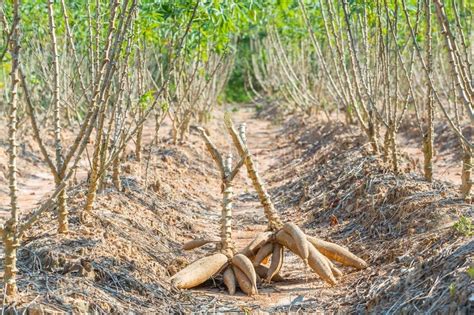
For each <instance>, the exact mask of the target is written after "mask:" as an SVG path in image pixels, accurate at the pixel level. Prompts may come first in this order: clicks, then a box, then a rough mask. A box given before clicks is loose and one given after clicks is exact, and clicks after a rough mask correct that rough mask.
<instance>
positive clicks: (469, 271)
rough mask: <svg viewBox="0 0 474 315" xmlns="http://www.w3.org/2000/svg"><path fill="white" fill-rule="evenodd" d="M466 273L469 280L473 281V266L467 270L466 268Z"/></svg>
mask: <svg viewBox="0 0 474 315" xmlns="http://www.w3.org/2000/svg"><path fill="white" fill-rule="evenodd" d="M466 272H467V275H468V276H469V278H471V279H474V266H470V267H469V268H467V271H466Z"/></svg>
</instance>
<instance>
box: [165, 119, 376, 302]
mask: <svg viewBox="0 0 474 315" xmlns="http://www.w3.org/2000/svg"><path fill="white" fill-rule="evenodd" d="M225 123H226V127H227V129H228V131H229V133H230V135H231V137H232V140H233V142H234V145H235V147H236V148H237V151H238V152H239V155H240V157H241V160H240V162H239V163H238V164H237V165H236V166H235V167H234V168H233V169H232V168H231V165H232V157H231V156H230V155H229V156H228V157H227V158H226V159H225V161H224V159H223V158H222V156H221V154H220V153H219V151H218V150H217V148H216V147H215V146H214V144H213V143H212V142H211V140H210V139H209V137H208V135H207V134H206V133H205V132H204V130H203V129H201V128H199V129H198V130H200V131H201V135H202V137H203V138H204V140H205V143H206V146H207V149H208V151H209V152H210V153H211V156H212V158H213V160H214V161H215V162H216V164H217V166H218V168H219V170H220V172H221V174H222V192H223V206H222V215H221V240H220V242H217V241H214V240H210V239H195V240H192V241H189V242H187V243H185V244H183V249H184V250H190V249H195V248H198V247H201V246H203V245H205V244H208V243H219V244H218V248H219V253H216V254H213V255H210V256H207V257H204V258H201V259H198V260H197V261H195V262H193V263H192V264H190V265H189V266H187V267H186V268H184V269H183V270H181V271H180V272H178V273H177V274H176V275H174V276H173V277H172V278H171V282H172V283H173V284H174V285H175V286H176V287H178V288H182V289H188V288H192V287H195V286H197V285H199V284H201V283H203V282H204V281H206V280H207V279H209V278H210V277H212V276H214V275H216V274H218V273H219V272H223V275H222V276H223V282H224V284H225V286H226V287H227V290H228V291H229V294H231V295H232V294H235V292H236V289H237V284H238V286H239V287H240V289H241V290H242V291H243V292H244V293H246V294H248V295H254V294H257V293H258V289H257V283H261V282H262V281H265V282H267V283H269V282H271V281H272V280H274V281H283V278H282V277H281V276H280V275H279V272H280V270H281V268H282V266H283V262H284V257H285V248H287V249H289V250H290V251H292V252H293V253H294V254H296V255H297V256H299V257H300V258H301V259H302V260H303V262H304V263H305V265H308V266H309V267H310V268H311V269H312V270H313V271H314V272H315V273H316V274H317V275H319V276H320V277H321V279H323V280H324V281H326V282H327V283H329V284H330V285H335V284H337V280H336V278H339V277H341V276H342V272H341V271H340V270H339V269H338V268H337V267H336V266H335V265H334V263H333V261H334V262H337V263H339V264H342V265H344V266H352V267H355V268H357V269H364V268H367V266H368V264H367V263H366V262H365V261H364V260H363V259H361V258H359V257H357V256H356V255H354V254H353V253H351V252H350V251H348V250H347V249H345V248H344V247H341V246H339V245H337V244H334V243H331V242H327V241H323V240H321V239H318V238H316V237H313V236H308V235H306V234H305V233H304V232H303V230H301V228H300V227H299V226H297V225H296V224H294V223H292V222H287V223H283V221H282V220H281V219H280V216H279V215H278V213H277V212H276V210H275V207H274V206H273V203H272V201H271V198H270V195H269V194H268V192H267V190H266V189H265V186H264V184H263V181H262V179H261V178H260V177H259V175H258V172H257V170H256V168H255V164H254V162H253V160H252V156H251V155H250V154H249V151H248V148H247V143H246V136H245V125H244V124H243V125H241V127H240V128H239V133H237V131H236V130H235V128H234V126H233V123H232V121H231V119H230V117H229V116H226V119H225ZM244 164H245V166H246V168H247V173H248V176H249V177H250V179H251V180H252V183H253V186H254V188H255V190H256V191H257V193H258V196H259V199H260V203H261V204H262V206H263V208H264V212H265V216H266V218H267V220H268V229H269V231H267V232H263V233H259V234H258V235H257V236H256V237H255V238H254V239H253V240H252V241H251V242H250V243H249V244H248V245H247V246H246V247H245V248H244V249H242V250H241V251H240V253H237V254H236V253H235V251H234V246H233V243H232V222H231V220H232V196H233V191H232V180H233V178H234V177H235V175H236V174H237V172H238V171H239V169H240V167H241V166H243V165H244ZM269 257H271V261H270V265H269V267H266V266H263V265H262V263H264V262H265V261H266V260H267V259H268V258H269Z"/></svg>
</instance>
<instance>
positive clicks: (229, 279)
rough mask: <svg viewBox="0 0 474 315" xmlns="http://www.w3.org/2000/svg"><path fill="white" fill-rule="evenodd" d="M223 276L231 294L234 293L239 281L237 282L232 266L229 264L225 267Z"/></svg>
mask: <svg viewBox="0 0 474 315" xmlns="http://www.w3.org/2000/svg"><path fill="white" fill-rule="evenodd" d="M222 278H223V280H224V284H225V286H226V288H227V291H228V292H229V294H230V295H234V294H235V290H236V288H237V283H236V279H235V274H234V271H233V270H232V266H229V267H227V268H226V269H225V271H224V273H223V275H222Z"/></svg>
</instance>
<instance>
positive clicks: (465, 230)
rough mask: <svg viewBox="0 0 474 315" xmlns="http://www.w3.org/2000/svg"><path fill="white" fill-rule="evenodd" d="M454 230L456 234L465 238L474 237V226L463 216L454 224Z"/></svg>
mask: <svg viewBox="0 0 474 315" xmlns="http://www.w3.org/2000/svg"><path fill="white" fill-rule="evenodd" d="M453 228H454V230H456V232H458V233H459V234H462V235H464V236H468V237H469V236H473V235H474V224H473V223H472V221H471V220H470V219H468V218H467V217H465V216H461V217H460V218H459V221H458V222H456V223H455V224H454V226H453Z"/></svg>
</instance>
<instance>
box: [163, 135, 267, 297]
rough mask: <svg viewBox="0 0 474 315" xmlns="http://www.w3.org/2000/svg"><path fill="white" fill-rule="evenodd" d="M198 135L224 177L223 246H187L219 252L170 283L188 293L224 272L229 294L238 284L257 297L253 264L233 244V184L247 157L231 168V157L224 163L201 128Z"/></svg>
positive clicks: (203, 241) (199, 241) (199, 242)
mask: <svg viewBox="0 0 474 315" xmlns="http://www.w3.org/2000/svg"><path fill="white" fill-rule="evenodd" d="M199 131H200V133H201V135H202V137H203V138H204V141H205V143H206V147H207V150H208V151H209V153H210V154H211V157H212V159H213V160H214V162H215V163H216V165H217V167H218V169H219V171H220V173H221V179H222V186H221V187H222V195H223V198H222V214H221V235H220V242H216V241H213V240H206V239H196V240H192V241H189V242H187V243H185V244H184V245H183V249H185V250H190V249H194V248H198V247H200V246H203V245H205V244H207V243H211V242H212V243H216V244H217V250H218V252H217V253H215V254H212V255H210V256H206V257H204V258H200V259H198V260H196V261H195V262H193V263H192V264H190V265H189V266H187V267H186V268H184V269H182V270H181V271H179V272H178V273H177V274H175V275H174V276H173V277H172V278H171V282H172V283H173V284H174V285H175V286H176V287H177V288H180V289H189V288H192V287H195V286H197V285H199V284H201V283H203V282H204V281H206V280H208V279H209V278H211V277H212V276H214V275H216V274H218V273H220V272H222V275H223V280H224V284H225V285H226V287H227V290H228V291H229V294H231V295H233V294H234V293H235V291H236V287H237V284H238V285H239V287H240V289H241V290H242V291H243V292H244V293H246V294H248V295H254V294H257V293H258V290H257V274H256V272H255V269H254V267H253V265H252V262H251V261H250V259H249V258H248V257H247V256H245V255H243V254H242V253H237V254H236V253H235V249H234V244H233V242H232V199H233V185H232V180H233V179H234V177H235V176H236V175H237V173H238V172H239V170H240V168H241V167H242V166H243V164H244V161H245V154H243V155H242V157H241V159H240V161H239V163H237V165H235V166H234V167H232V155H231V154H229V155H227V157H226V158H225V160H224V158H223V157H222V155H221V154H220V153H219V151H218V150H217V148H216V146H215V145H214V144H213V143H212V141H211V139H210V138H209V136H208V135H207V134H206V132H205V131H204V129H202V128H199Z"/></svg>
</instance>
